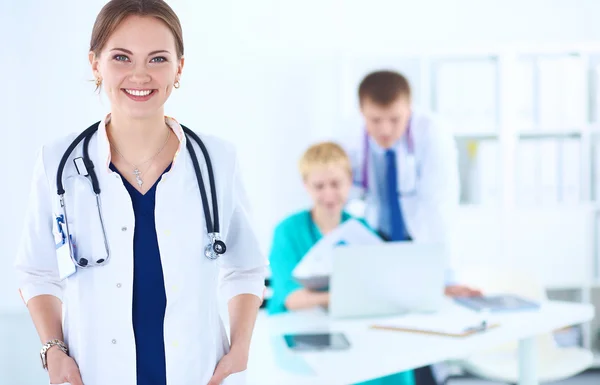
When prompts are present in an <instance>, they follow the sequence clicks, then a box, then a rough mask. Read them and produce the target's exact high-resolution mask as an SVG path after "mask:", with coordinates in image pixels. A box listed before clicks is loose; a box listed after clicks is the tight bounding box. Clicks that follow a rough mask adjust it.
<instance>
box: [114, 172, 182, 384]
mask: <svg viewBox="0 0 600 385" xmlns="http://www.w3.org/2000/svg"><path fill="white" fill-rule="evenodd" d="M170 168H171V165H169V166H168V167H167V169H166V170H165V171H163V174H164V173H165V172H167V171H169V169H170ZM110 169H111V170H113V171H115V172H117V173H119V175H121V176H122V174H121V173H120V172H119V170H117V168H116V167H115V166H114V165H113V164H112V163H111V164H110ZM161 178H162V175H161V176H160V177H159V178H158V180H157V181H156V182H155V183H154V185H153V186H152V187H151V188H150V189H148V191H147V192H146V193H145V194H142V193H141V192H139V191H138V190H137V189H136V188H135V187H134V186H133V185H132V184H131V183H129V181H128V180H127V179H125V178H121V179H122V180H123V185H124V186H125V188H126V189H127V192H129V196H130V197H131V203H132V205H133V213H134V216H135V230H134V234H133V312H132V314H133V319H132V321H133V330H134V335H135V348H136V373H137V385H166V383H167V375H166V359H165V343H164V332H163V330H164V318H165V309H166V306H167V294H166V291H165V282H164V277H163V269H162V263H161V259H160V250H159V248H158V237H157V234H156V222H155V216H154V207H155V203H156V188H157V185H158V183H159V182H160V180H161Z"/></svg>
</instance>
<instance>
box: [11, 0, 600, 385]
mask: <svg viewBox="0 0 600 385" xmlns="http://www.w3.org/2000/svg"><path fill="white" fill-rule="evenodd" d="M104 3H105V1H104V0H86V1H75V0H56V1H42V0H18V1H17V0H3V1H2V2H0V36H2V55H3V60H2V62H1V64H0V78H1V82H0V85H1V90H0V98H2V103H0V113H1V115H2V116H3V123H2V128H1V131H0V132H1V133H2V138H3V140H2V142H3V143H4V145H3V148H2V150H1V151H0V164H3V165H4V172H5V176H4V177H3V178H2V180H3V181H2V182H1V183H2V189H0V197H1V199H2V201H3V202H5V203H4V209H3V218H4V220H3V221H2V224H0V226H1V231H0V244H1V245H2V248H1V251H0V341H3V342H2V345H3V346H2V347H1V348H0V357H1V358H2V359H0V384H3V385H4V384H11V385H15V384H34V383H35V384H38V383H44V382H43V381H44V373H43V372H42V371H41V369H40V368H39V358H38V355H37V354H38V351H39V342H38V341H37V336H36V335H35V332H34V330H33V327H32V326H31V325H30V324H28V325H24V324H23V323H22V322H23V321H22V320H26V319H27V318H26V317H23V316H22V315H23V314H25V313H26V309H25V307H24V306H23V303H22V302H21V300H20V298H19V295H18V292H17V284H16V280H15V279H14V273H13V268H12V263H13V260H14V255H15V252H16V248H17V240H18V239H19V237H20V232H21V229H22V219H21V218H22V215H23V212H24V210H25V207H26V203H27V195H28V192H29V191H28V190H29V180H30V176H31V171H32V168H33V162H34V155H35V153H36V151H37V150H38V149H39V147H40V146H41V145H42V144H43V143H45V142H48V141H50V140H52V139H53V138H55V137H57V136H59V135H63V134H66V133H68V132H73V131H81V130H83V129H84V128H86V127H87V126H88V125H89V124H91V123H92V122H94V121H97V120H99V119H101V118H103V117H104V114H105V113H106V112H108V109H109V105H108V101H107V99H106V98H104V97H103V96H99V95H97V94H96V93H94V85H93V82H92V81H91V80H92V79H93V77H92V73H91V71H90V69H89V63H88V61H87V53H88V47H89V38H90V34H91V29H92V25H93V22H94V19H95V17H96V15H97V13H98V12H99V10H100V9H101V7H102V6H103V5H104ZM168 3H169V4H170V5H171V6H172V7H173V8H174V10H175V11H176V12H177V13H178V15H179V16H180V18H181V21H182V24H183V30H184V41H185V50H186V54H185V56H186V65H185V68H184V73H183V77H182V80H181V88H180V89H179V90H176V92H174V94H173V96H172V97H171V99H170V100H169V102H168V105H167V108H166V112H167V114H168V115H171V116H174V117H176V118H177V119H178V120H179V121H180V122H182V123H184V124H186V125H187V126H189V127H193V128H194V129H195V130H198V131H201V132H206V133H211V134H215V135H219V136H221V137H223V138H225V139H228V140H230V141H232V142H233V143H234V144H235V145H236V147H237V150H238V152H239V156H240V157H241V159H242V162H241V163H242V168H243V175H244V179H245V183H246V186H247V190H248V193H249V195H250V198H251V203H252V207H253V211H254V217H255V223H256V231H257V233H258V234H259V237H260V241H261V245H262V246H263V250H264V252H265V253H268V252H269V247H270V242H271V239H272V231H273V228H274V226H275V224H276V223H277V222H278V221H280V220H281V219H282V218H284V217H285V216H286V215H288V214H289V213H291V212H294V211H297V210H298V209H300V208H303V207H305V206H306V205H307V204H308V202H309V201H308V197H307V196H306V195H305V193H304V190H303V188H302V183H301V180H300V177H299V174H298V172H297V161H298V158H299V156H300V155H301V153H302V152H303V151H304V150H305V149H306V147H307V146H308V145H309V144H311V143H313V142H316V141H318V140H322V139H335V140H339V139H342V138H344V137H346V136H348V135H350V134H351V133H353V132H356V131H357V130H361V129H362V122H361V119H360V115H359V110H358V100H357V86H358V83H359V82H360V80H361V79H362V77H363V76H364V75H365V74H366V73H367V72H369V71H371V70H375V69H382V68H386V69H394V70H397V71H400V72H401V73H403V74H404V75H406V76H407V77H408V78H409V80H410V82H411V85H412V88H413V93H414V102H415V105H416V106H418V107H420V108H421V109H424V110H429V111H431V112H432V113H434V114H436V115H438V116H439V117H440V118H442V119H443V120H444V121H445V122H446V123H447V126H448V129H451V130H453V133H454V136H455V139H456V142H457V145H458V148H459V158H460V171H461V191H462V192H461V203H462V204H461V211H460V217H459V219H458V223H457V224H456V226H455V230H456V231H455V233H456V234H455V242H454V245H453V253H452V256H453V263H454V264H455V266H457V268H458V269H459V270H460V266H470V265H472V264H483V263H494V264H506V265H509V266H510V265H519V266H525V267H527V268H529V269H533V270H535V271H537V272H538V273H539V275H540V277H541V279H542V280H543V283H544V285H545V286H546V287H547V288H548V294H549V296H550V297H551V298H557V299H566V300H572V301H582V302H592V303H594V304H595V305H596V306H600V263H599V262H600V260H599V253H598V251H599V249H598V247H599V246H600V243H599V240H600V237H599V236H600V233H599V229H598V213H599V212H600V211H599V209H600V206H599V205H598V198H600V157H599V156H600V147H599V145H600V125H599V123H600V84H599V82H598V80H599V79H600V24H599V23H598V15H600V2H598V1H595V0H570V1H567V0H503V1H499V0H489V1H477V0H453V1H450V0H444V1H442V0H437V1H436V0H420V1H398V0H396V1H392V0H369V1H358V0H355V1H350V0H346V1H344V0H318V1H317V0H307V1H303V2H291V1H281V0H254V1H244V0H219V1H197V0H194V1H192V0H171V1H168ZM16 325H19V327H20V328H21V329H20V330H27V331H28V332H29V333H26V332H23V333H21V334H19V335H16V334H15V327H16ZM557 339H558V340H559V341H560V342H561V343H562V344H564V345H569V344H574V345H581V346H584V347H586V348H589V349H593V350H595V351H598V353H597V354H596V362H595V365H596V367H597V368H600V323H599V322H598V321H593V322H591V323H590V324H587V325H583V326H581V327H574V328H569V329H567V330H563V331H560V332H557ZM7 341H10V342H7ZM9 347H10V348H9ZM14 349H16V350H17V352H18V354H15V353H14ZM23 376H25V377H23ZM27 376H30V377H27Z"/></svg>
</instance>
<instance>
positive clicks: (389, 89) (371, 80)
mask: <svg viewBox="0 0 600 385" xmlns="http://www.w3.org/2000/svg"><path fill="white" fill-rule="evenodd" d="M402 96H405V97H406V98H408V100H410V98H411V90H410V83H409V82H408V80H407V79H406V77H404V75H402V74H400V73H398V72H394V71H387V70H383V71H376V72H371V73H370V74H368V75H367V76H366V77H365V78H364V79H363V80H362V82H361V83H360V86H359V87H358V100H359V101H360V104H361V105H362V103H363V101H364V100H365V99H367V98H368V99H371V101H373V102H374V103H375V104H379V105H381V106H388V105H390V104H392V103H393V102H395V101H396V100H398V98H400V97H402Z"/></svg>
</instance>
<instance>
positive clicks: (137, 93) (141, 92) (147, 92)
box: [125, 90, 152, 96]
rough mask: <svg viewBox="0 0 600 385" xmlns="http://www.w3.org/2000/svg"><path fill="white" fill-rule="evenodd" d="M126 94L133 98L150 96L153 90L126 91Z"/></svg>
mask: <svg viewBox="0 0 600 385" xmlns="http://www.w3.org/2000/svg"><path fill="white" fill-rule="evenodd" d="M125 92H127V93H128V94H129V95H133V96H148V95H150V93H151V92H152V90H125Z"/></svg>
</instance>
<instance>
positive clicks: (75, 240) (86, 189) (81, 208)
mask: <svg viewBox="0 0 600 385" xmlns="http://www.w3.org/2000/svg"><path fill="white" fill-rule="evenodd" d="M64 185H65V191H66V193H65V207H66V212H67V218H66V220H67V222H68V224H69V231H70V233H71V242H72V244H73V245H74V247H73V250H74V256H75V259H76V260H79V259H80V258H85V259H87V260H88V261H90V262H91V261H97V260H99V259H104V258H106V248H105V246H104V235H103V234H104V233H103V230H102V222H101V220H100V216H99V212H98V202H97V200H96V195H95V194H94V191H93V189H92V184H91V182H90V181H89V179H87V178H86V177H84V176H80V175H72V176H69V177H68V178H65V182H64Z"/></svg>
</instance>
